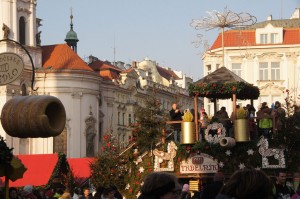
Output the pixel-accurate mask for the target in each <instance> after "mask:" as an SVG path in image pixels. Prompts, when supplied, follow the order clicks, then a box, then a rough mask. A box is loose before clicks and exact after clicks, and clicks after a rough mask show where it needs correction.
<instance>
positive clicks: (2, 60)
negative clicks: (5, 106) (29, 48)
mask: <svg viewBox="0 0 300 199" xmlns="http://www.w3.org/2000/svg"><path fill="white" fill-rule="evenodd" d="M23 69H24V62H23V59H22V58H21V57H20V56H19V55H17V54H15V53H8V52H7V53H1V54H0V85H6V84H8V83H11V82H13V81H15V80H16V79H17V78H18V77H19V76H20V75H21V74H22V72H23Z"/></svg>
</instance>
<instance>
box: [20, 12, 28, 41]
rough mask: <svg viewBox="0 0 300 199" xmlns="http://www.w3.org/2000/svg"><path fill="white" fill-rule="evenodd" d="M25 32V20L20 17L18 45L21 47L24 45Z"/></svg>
mask: <svg viewBox="0 0 300 199" xmlns="http://www.w3.org/2000/svg"><path fill="white" fill-rule="evenodd" d="M25 30H26V25H25V18H24V17H20V19H19V40H20V43H21V44H23V45H25Z"/></svg>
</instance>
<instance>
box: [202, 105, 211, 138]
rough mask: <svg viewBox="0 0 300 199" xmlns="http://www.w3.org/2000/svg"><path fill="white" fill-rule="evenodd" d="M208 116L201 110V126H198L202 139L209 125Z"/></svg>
mask: <svg viewBox="0 0 300 199" xmlns="http://www.w3.org/2000/svg"><path fill="white" fill-rule="evenodd" d="M209 122H210V121H209V118H208V115H207V113H206V112H205V111H203V112H201V126H200V139H201V140H204V137H205V130H206V128H207V126H208V125H209Z"/></svg>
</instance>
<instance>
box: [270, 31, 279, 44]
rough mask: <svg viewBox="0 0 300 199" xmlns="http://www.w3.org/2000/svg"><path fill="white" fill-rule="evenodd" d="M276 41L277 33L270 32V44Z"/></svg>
mask: <svg viewBox="0 0 300 199" xmlns="http://www.w3.org/2000/svg"><path fill="white" fill-rule="evenodd" d="M277 43H278V33H271V44H277Z"/></svg>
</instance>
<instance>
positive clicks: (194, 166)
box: [180, 153, 219, 174]
mask: <svg viewBox="0 0 300 199" xmlns="http://www.w3.org/2000/svg"><path fill="white" fill-rule="evenodd" d="M218 169H219V167H218V162H217V161H215V160H214V159H213V157H211V156H210V155H208V154H205V153H201V154H200V155H195V156H193V157H189V158H188V159H187V160H183V161H181V163H180V173H183V174H187V173H217V172H218Z"/></svg>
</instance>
